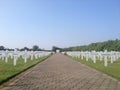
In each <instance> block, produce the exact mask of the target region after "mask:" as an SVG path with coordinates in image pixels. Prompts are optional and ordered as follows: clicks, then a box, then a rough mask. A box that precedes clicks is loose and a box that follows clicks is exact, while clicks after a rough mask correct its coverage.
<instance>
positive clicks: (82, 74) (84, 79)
mask: <svg viewBox="0 0 120 90" xmlns="http://www.w3.org/2000/svg"><path fill="white" fill-rule="evenodd" d="M3 90H120V83H119V82H118V81H117V80H115V79H113V78H111V77H109V76H107V75H105V74H103V73H101V72H99V71H96V70H94V69H91V68H89V67H87V66H85V65H83V64H81V63H78V62H76V61H74V60H71V59H70V58H68V57H66V56H64V55H61V54H55V55H53V56H52V57H50V58H48V59H47V60H46V61H44V62H42V63H40V64H38V65H36V66H35V67H33V68H32V69H31V70H28V71H27V72H26V73H25V74H24V75H23V76H21V77H19V79H17V80H15V81H14V82H13V83H11V84H9V85H7V86H6V87H5V88H4V89H3Z"/></svg>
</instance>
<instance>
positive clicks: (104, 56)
mask: <svg viewBox="0 0 120 90" xmlns="http://www.w3.org/2000/svg"><path fill="white" fill-rule="evenodd" d="M67 54H68V55H70V56H73V57H77V58H81V59H82V60H83V59H84V58H85V59H86V61H88V60H89V59H91V60H93V63H96V60H97V59H99V60H100V61H102V60H104V66H105V67H107V66H108V60H109V59H110V62H111V63H114V62H115V61H116V60H118V58H119V57H120V52H116V51H111V52H108V51H107V50H105V51H104V52H102V51H100V52H96V51H84V52H83V51H81V52H67Z"/></svg>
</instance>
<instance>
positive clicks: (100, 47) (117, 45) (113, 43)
mask: <svg viewBox="0 0 120 90" xmlns="http://www.w3.org/2000/svg"><path fill="white" fill-rule="evenodd" d="M91 50H96V51H104V50H108V51H111V50H113V51H120V40H118V39H116V40H108V41H104V42H97V43H91V44H89V45H83V46H74V47H68V48H63V51H91Z"/></svg>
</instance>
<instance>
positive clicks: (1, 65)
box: [0, 56, 48, 84]
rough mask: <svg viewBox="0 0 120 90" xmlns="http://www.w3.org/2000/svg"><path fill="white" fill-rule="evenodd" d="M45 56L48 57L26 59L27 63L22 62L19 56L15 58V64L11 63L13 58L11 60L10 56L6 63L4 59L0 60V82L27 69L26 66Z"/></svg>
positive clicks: (34, 63)
mask: <svg viewBox="0 0 120 90" xmlns="http://www.w3.org/2000/svg"><path fill="white" fill-rule="evenodd" d="M46 58H48V56H44V57H41V58H39V59H33V60H30V58H29V59H28V60H27V63H24V60H23V59H22V58H21V57H20V58H19V59H18V60H17V65H16V66H14V65H13V60H11V59H10V58H9V59H8V63H5V61H4V60H0V84H2V83H3V82H5V81H7V80H9V79H10V78H12V77H14V76H16V75H18V74H19V73H21V72H23V71H25V70H27V69H28V68H30V67H32V66H34V65H36V64H38V63H40V62H41V61H43V60H45V59H46Z"/></svg>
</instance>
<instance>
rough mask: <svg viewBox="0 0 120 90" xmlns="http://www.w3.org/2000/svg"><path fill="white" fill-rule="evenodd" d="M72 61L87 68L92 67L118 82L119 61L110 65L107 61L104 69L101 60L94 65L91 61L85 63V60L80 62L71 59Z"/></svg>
mask: <svg viewBox="0 0 120 90" xmlns="http://www.w3.org/2000/svg"><path fill="white" fill-rule="evenodd" d="M73 59H74V60H76V61H78V62H81V63H82V64H85V65H87V66H89V67H92V68H94V69H96V70H99V71H101V72H103V73H105V74H107V75H109V76H112V77H114V78H116V79H117V80H120V59H119V60H117V61H115V62H114V63H113V64H111V63H110V61H108V66H107V67H104V62H103V60H102V61H100V60H97V61H96V63H93V61H92V60H88V61H86V60H81V59H80V58H73Z"/></svg>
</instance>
